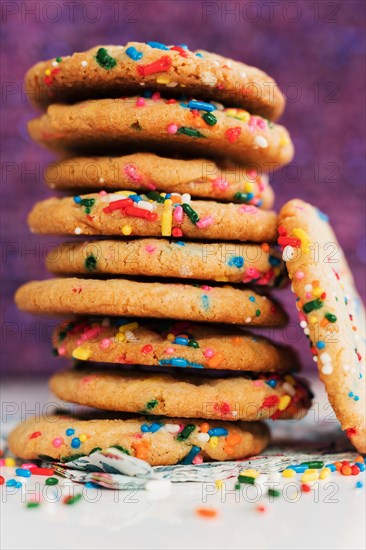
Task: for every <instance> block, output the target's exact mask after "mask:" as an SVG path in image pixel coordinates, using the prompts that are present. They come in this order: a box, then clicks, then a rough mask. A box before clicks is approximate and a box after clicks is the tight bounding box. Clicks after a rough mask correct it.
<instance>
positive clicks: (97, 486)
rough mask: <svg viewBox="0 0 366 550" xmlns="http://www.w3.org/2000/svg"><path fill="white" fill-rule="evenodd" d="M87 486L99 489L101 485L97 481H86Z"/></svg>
mask: <svg viewBox="0 0 366 550" xmlns="http://www.w3.org/2000/svg"><path fill="white" fill-rule="evenodd" d="M85 487H86V488H87V489H99V485H97V484H96V483H93V482H92V481H87V482H86V483H85Z"/></svg>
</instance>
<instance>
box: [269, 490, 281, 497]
mask: <svg viewBox="0 0 366 550" xmlns="http://www.w3.org/2000/svg"><path fill="white" fill-rule="evenodd" d="M268 496H269V497H275V498H277V497H280V496H281V491H279V490H278V489H268Z"/></svg>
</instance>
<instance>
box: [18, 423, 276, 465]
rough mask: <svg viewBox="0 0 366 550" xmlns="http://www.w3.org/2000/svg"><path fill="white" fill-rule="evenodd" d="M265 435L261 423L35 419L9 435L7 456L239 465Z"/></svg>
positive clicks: (258, 447) (260, 446) (261, 444)
mask: <svg viewBox="0 0 366 550" xmlns="http://www.w3.org/2000/svg"><path fill="white" fill-rule="evenodd" d="M268 440H269V430H268V428H267V426H266V425H265V424H263V423H261V422H234V423H233V422H231V423H226V422H217V421H216V422H215V421H210V422H207V421H204V420H197V419H193V420H191V419H190V420H187V419H186V418H185V419H182V418H158V419H156V420H155V421H151V418H144V417H138V418H131V419H127V420H123V419H118V418H116V419H113V417H112V418H111V417H110V418H108V419H103V418H98V413H95V418H94V417H92V419H90V420H83V419H80V418H77V417H76V418H75V417H73V416H71V417H70V416H59V415H52V416H48V417H47V418H42V417H34V418H30V419H28V420H27V421H26V422H23V423H22V424H19V425H18V426H17V427H16V428H15V429H14V430H13V431H12V432H11V434H10V435H9V438H8V445H9V449H10V450H11V452H12V453H14V454H15V455H16V456H18V457H19V458H22V459H23V460H24V459H26V460H36V459H42V458H43V459H45V458H46V459H51V460H56V461H60V462H68V461H71V460H75V459H76V458H79V457H81V456H85V455H90V454H91V453H93V452H95V451H96V450H103V451H106V450H107V449H108V450H109V452H110V453H113V448H115V449H118V450H119V451H122V452H124V453H126V454H128V455H130V456H134V457H136V458H140V459H142V460H146V461H147V462H148V463H149V464H151V466H160V465H162V466H167V465H171V464H178V463H180V464H192V462H193V463H194V464H199V463H201V462H203V461H205V462H206V461H211V460H238V459H241V458H245V457H246V456H254V455H257V454H259V453H261V452H262V451H263V449H264V448H265V447H266V445H267V443H268Z"/></svg>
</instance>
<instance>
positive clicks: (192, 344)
mask: <svg viewBox="0 0 366 550" xmlns="http://www.w3.org/2000/svg"><path fill="white" fill-rule="evenodd" d="M53 346H54V352H55V354H57V355H60V356H62V357H67V358H72V357H73V358H75V359H79V360H82V361H86V360H87V361H96V362H101V363H124V364H126V363H127V364H140V365H151V366H157V367H183V368H185V367H188V368H194V369H203V368H204V369H227V370H239V371H240V370H242V371H252V372H267V373H268V372H290V371H293V370H297V369H298V367H299V361H298V358H297V355H296V353H295V352H294V350H293V348H291V347H287V346H280V345H274V344H273V342H271V341H270V340H267V339H266V338H261V337H260V336H257V335H253V334H249V333H245V332H243V331H241V330H235V329H232V328H230V329H229V328H227V327H217V328H216V327H212V326H207V325H195V324H193V323H188V322H177V323H172V322H166V321H160V323H159V322H158V321H156V320H154V321H152V322H151V321H150V322H149V321H146V320H142V321H140V320H138V321H136V320H134V319H118V318H105V319H103V320H99V319H82V320H75V321H66V322H64V323H62V324H61V325H60V326H59V327H58V329H57V330H56V331H55V334H54V336H53Z"/></svg>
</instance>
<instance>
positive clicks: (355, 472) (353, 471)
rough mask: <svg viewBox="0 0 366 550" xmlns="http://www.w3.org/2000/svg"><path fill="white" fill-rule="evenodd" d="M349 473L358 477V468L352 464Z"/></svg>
mask: <svg viewBox="0 0 366 550" xmlns="http://www.w3.org/2000/svg"><path fill="white" fill-rule="evenodd" d="M351 472H352V475H353V476H358V474H359V473H360V468H359V467H358V466H356V464H354V465H353V466H351Z"/></svg>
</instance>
